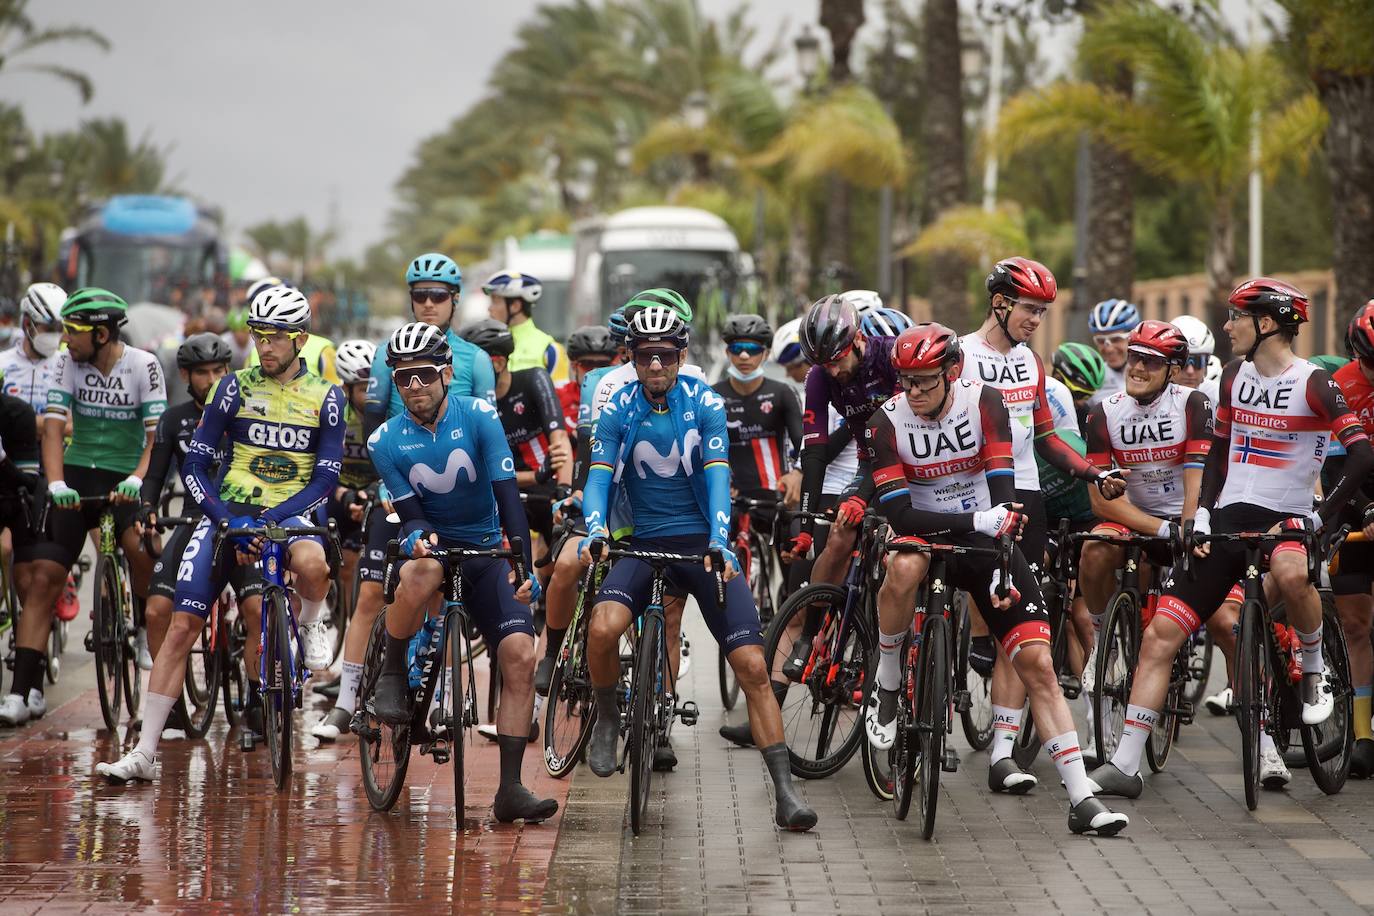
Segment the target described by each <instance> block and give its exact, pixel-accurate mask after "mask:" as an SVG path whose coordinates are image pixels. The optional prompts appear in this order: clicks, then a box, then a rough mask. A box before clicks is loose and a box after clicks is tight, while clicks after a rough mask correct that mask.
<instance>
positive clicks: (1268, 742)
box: [1259, 729, 1279, 754]
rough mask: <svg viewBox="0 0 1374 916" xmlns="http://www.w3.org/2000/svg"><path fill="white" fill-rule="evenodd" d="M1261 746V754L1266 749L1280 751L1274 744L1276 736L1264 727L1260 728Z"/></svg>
mask: <svg viewBox="0 0 1374 916" xmlns="http://www.w3.org/2000/svg"><path fill="white" fill-rule="evenodd" d="M1259 747H1260V753H1261V754H1263V753H1264V752H1266V751H1273V752H1274V753H1278V750H1279V749H1278V747H1277V746H1276V745H1275V744H1274V736H1273V735H1271V734H1269V733H1268V732H1267V731H1264V730H1263V729H1261V730H1260V737H1259Z"/></svg>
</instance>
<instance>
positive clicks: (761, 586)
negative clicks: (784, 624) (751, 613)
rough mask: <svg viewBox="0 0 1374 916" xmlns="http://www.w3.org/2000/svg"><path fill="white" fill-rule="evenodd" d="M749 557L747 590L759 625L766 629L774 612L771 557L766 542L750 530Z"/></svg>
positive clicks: (770, 551)
mask: <svg viewBox="0 0 1374 916" xmlns="http://www.w3.org/2000/svg"><path fill="white" fill-rule="evenodd" d="M749 556H750V560H751V564H750V565H751V571H750V579H749V590H750V591H751V592H752V593H753V595H754V606H755V607H757V608H758V611H759V625H760V626H763V627H766V626H768V624H769V623H770V622H771V621H772V620H773V616H774V613H775V611H776V608H775V606H774V603H773V557H772V550H771V548H770V547H769V545H768V544H767V542H765V541H764V539H763V537H762V536H761V535H760V534H759V533H758V532H757V531H755V530H753V529H752V528H751V529H750V530H749Z"/></svg>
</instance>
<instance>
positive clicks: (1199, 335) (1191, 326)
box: [1169, 315, 1217, 356]
mask: <svg viewBox="0 0 1374 916" xmlns="http://www.w3.org/2000/svg"><path fill="white" fill-rule="evenodd" d="M1169 323H1170V324H1172V325H1173V326H1174V327H1176V328H1178V329H1179V330H1180V331H1182V332H1183V336H1184V337H1186V338H1188V352H1189V353H1190V354H1197V353H1206V354H1207V355H1208V356H1211V355H1212V353H1213V352H1214V351H1215V350H1216V348H1217V341H1216V338H1215V337H1213V336H1212V329H1211V328H1209V327H1207V325H1206V324H1204V323H1203V322H1202V321H1201V320H1199V319H1197V318H1194V317H1193V316H1192V315H1179V316H1178V317H1177V318H1175V319H1174V320H1173V321H1171V322H1169Z"/></svg>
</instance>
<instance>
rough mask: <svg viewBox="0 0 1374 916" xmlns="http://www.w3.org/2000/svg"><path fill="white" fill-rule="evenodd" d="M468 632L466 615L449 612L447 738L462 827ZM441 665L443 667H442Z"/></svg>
mask: <svg viewBox="0 0 1374 916" xmlns="http://www.w3.org/2000/svg"><path fill="white" fill-rule="evenodd" d="M465 636H466V634H465V633H464V632H463V615H462V614H460V613H458V612H456V611H455V612H451V613H450V614H449V615H448V622H447V624H446V632H445V634H444V639H445V641H446V642H447V644H448V660H449V666H448V704H449V708H448V715H447V720H448V721H447V725H448V738H449V762H450V763H452V764H453V815H454V818H455V820H456V823H457V825H458V829H459V830H462V829H463V823H464V819H465V818H466V815H467V770H466V769H465V764H466V761H465V760H464V756H463V755H464V752H465V750H466V745H467V736H468V729H467V715H466V713H467V698H466V697H465V696H464V694H463V691H464V689H465V688H464V686H463V658H464V656H465V655H467V648H466V647H465V646H464V645H463V643H464V641H465ZM442 670H443V669H442V667H441V668H440V671H442Z"/></svg>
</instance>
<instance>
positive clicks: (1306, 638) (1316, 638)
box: [1293, 624, 1322, 674]
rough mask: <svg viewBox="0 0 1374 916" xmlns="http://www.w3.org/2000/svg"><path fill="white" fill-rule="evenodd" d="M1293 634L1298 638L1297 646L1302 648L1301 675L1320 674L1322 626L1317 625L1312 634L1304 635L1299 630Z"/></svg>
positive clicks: (1295, 630)
mask: <svg viewBox="0 0 1374 916" xmlns="http://www.w3.org/2000/svg"><path fill="white" fill-rule="evenodd" d="M1293 632H1294V633H1296V634H1297V636H1298V645H1300V646H1302V673H1303V674H1321V672H1322V625H1321V624H1317V629H1316V630H1315V631H1314V632H1312V633H1304V632H1303V631H1302V630H1299V629H1294V630H1293Z"/></svg>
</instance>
